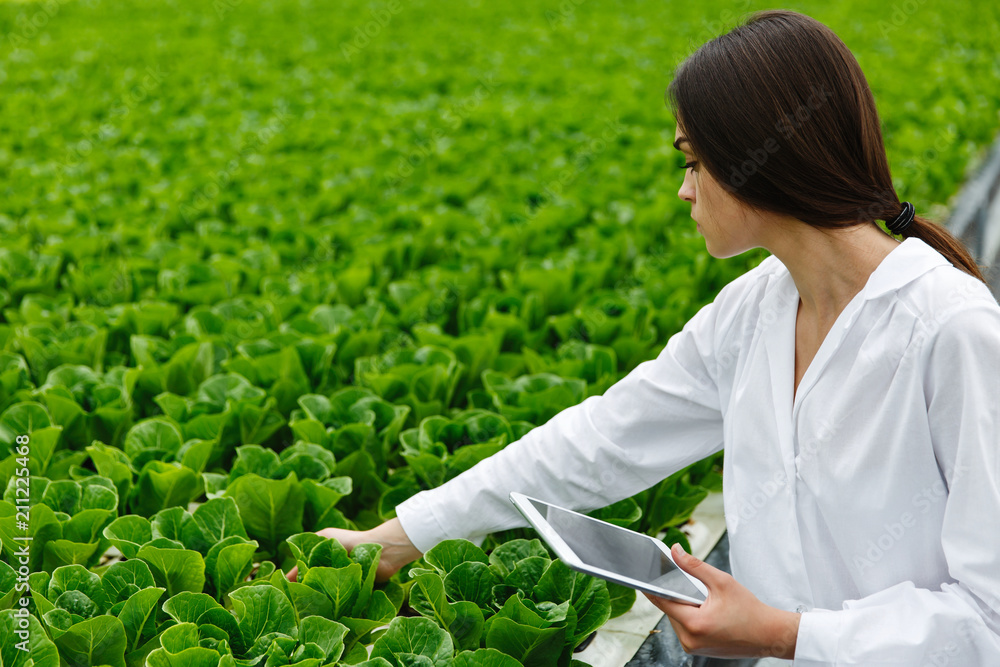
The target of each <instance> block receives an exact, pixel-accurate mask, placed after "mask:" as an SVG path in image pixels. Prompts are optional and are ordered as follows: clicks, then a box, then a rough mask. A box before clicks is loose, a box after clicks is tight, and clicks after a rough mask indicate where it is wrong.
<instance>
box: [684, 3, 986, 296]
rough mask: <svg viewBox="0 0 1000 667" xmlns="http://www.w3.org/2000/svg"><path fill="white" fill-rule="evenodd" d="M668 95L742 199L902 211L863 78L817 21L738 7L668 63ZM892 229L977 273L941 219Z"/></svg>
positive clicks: (812, 214)
mask: <svg viewBox="0 0 1000 667" xmlns="http://www.w3.org/2000/svg"><path fill="white" fill-rule="evenodd" d="M666 96H667V102H668V104H669V106H670V108H671V110H672V111H673V114H674V117H675V118H676V119H677V122H678V124H679V125H680V127H681V130H682V132H683V135H684V136H685V137H686V138H687V139H688V141H689V142H690V147H691V150H692V151H693V153H694V154H695V156H697V158H698V161H699V163H700V164H702V165H703V167H704V168H705V169H707V170H708V171H709V173H711V175H712V176H713V177H714V178H715V180H717V181H718V182H719V183H720V184H721V185H722V186H723V187H724V188H725V189H726V190H728V191H729V192H730V193H732V195H733V196H734V197H735V198H736V199H737V201H740V202H741V203H742V204H744V205H748V206H751V207H754V208H757V209H759V210H766V211H772V212H775V213H782V214H786V215H790V216H792V217H794V218H796V219H798V220H801V221H803V222H805V223H807V224H810V225H813V226H815V227H820V228H842V227H850V226H853V225H858V224H871V223H875V221H876V220H883V221H887V220H893V219H894V218H895V217H896V216H897V215H899V213H900V212H901V211H902V210H903V206H902V204H901V203H900V201H899V197H898V196H897V195H896V189H895V187H894V186H893V183H892V176H891V174H890V172H889V161H888V159H887V158H886V154H885V145H884V143H883V141H882V131H881V127H880V124H879V117H878V111H877V110H876V108H875V99H874V97H873V96H872V92H871V89H870V88H869V87H868V81H867V80H866V79H865V75H864V73H863V72H862V71H861V66H860V65H859V64H858V61H857V60H856V59H855V57H854V55H853V54H852V53H851V51H850V50H849V49H848V48H847V46H846V45H845V44H844V42H843V41H841V39H840V38H839V37H837V35H836V34H834V32H833V31H832V30H830V28H828V27H827V26H825V25H823V24H822V23H820V22H819V21H817V20H816V19H813V18H811V17H809V16H806V15H804V14H800V13H798V12H793V11H787V10H779V9H774V10H765V11H759V12H754V13H751V14H749V15H747V16H746V17H745V18H744V19H743V20H742V21H741V22H739V23H738V24H737V26H736V27H735V28H733V29H732V30H730V31H729V32H727V33H725V34H723V35H719V36H718V37H716V38H714V39H712V40H711V41H709V42H706V43H705V44H703V45H702V46H701V47H699V48H698V50H697V51H695V52H694V53H693V54H691V55H690V56H688V57H687V58H686V59H685V60H684V61H683V62H682V63H681V64H680V65H678V67H677V69H676V71H675V73H674V78H673V80H672V81H671V82H670V85H669V86H668V87H667V95H666ZM902 236H903V237H909V236H916V237H918V238H920V239H921V240H923V241H925V242H926V243H927V244H928V245H930V246H931V247H933V248H934V249H935V250H937V251H938V252H940V253H941V254H942V255H944V256H945V257H946V258H947V259H948V260H949V261H950V262H951V263H952V264H954V265H955V266H956V267H958V268H960V269H962V270H963V271H965V272H967V273H969V274H971V275H973V276H975V277H976V278H978V279H980V280H982V281H983V282H986V281H985V279H984V278H983V274H982V272H981V271H980V269H979V267H978V266H977V265H976V262H975V259H974V258H973V257H972V255H971V253H970V252H969V250H968V249H967V248H966V247H965V245H964V244H963V243H962V242H961V241H960V240H959V239H957V238H956V237H955V236H954V235H952V234H951V233H950V232H949V231H948V230H947V229H945V228H944V227H943V226H941V225H939V224H936V223H934V222H932V221H931V220H929V219H927V218H925V217H923V216H920V215H917V216H916V217H915V219H914V220H913V223H912V224H911V225H910V226H909V227H908V228H906V229H905V230H903V232H902Z"/></svg>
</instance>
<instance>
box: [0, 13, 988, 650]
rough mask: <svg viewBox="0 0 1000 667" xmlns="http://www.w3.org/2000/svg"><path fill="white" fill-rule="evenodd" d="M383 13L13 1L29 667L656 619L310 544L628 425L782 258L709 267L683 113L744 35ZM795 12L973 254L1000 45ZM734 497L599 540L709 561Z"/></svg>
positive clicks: (428, 646)
mask: <svg viewBox="0 0 1000 667" xmlns="http://www.w3.org/2000/svg"><path fill="white" fill-rule="evenodd" d="M393 6H394V7H395V6H396V5H393ZM765 6H766V5H764V4H762V3H759V2H757V0H753V1H752V2H750V3H749V4H748V5H747V6H746V7H744V8H741V10H742V9H745V10H752V9H759V8H765ZM386 7H387V6H386ZM386 7H383V6H382V5H380V4H379V3H378V2H376V3H374V4H370V3H362V2H356V1H355V0H344V1H343V2H341V3H338V5H337V11H329V7H326V6H323V5H322V3H317V2H315V0H260V1H259V2H249V3H247V2H241V1H240V0H213V2H211V3H205V2H200V3H199V2H193V1H192V0H176V1H171V2H161V1H159V0H153V1H151V2H138V1H137V0H120V1H116V2H114V3H113V4H112V3H110V2H108V0H79V1H77V2H47V3H42V2H34V1H29V2H0V88H2V94H0V182H2V183H3V196H2V197H0V238H2V239H3V241H2V242H0V481H3V487H2V488H3V497H2V500H0V545H2V556H0V635H2V636H3V637H10V636H13V634H12V633H13V632H14V631H15V630H16V629H17V623H18V621H19V617H18V616H15V614H16V613H17V612H18V610H19V607H20V601H21V599H22V598H21V591H19V590H18V588H17V586H18V583H19V577H21V572H20V571H19V568H20V566H21V564H20V562H19V560H18V556H17V553H18V550H19V549H20V548H21V546H22V544H23V543H22V542H20V541H18V540H16V539H15V538H17V537H25V536H26V535H27V536H30V537H32V538H33V539H32V542H31V549H30V553H29V556H28V565H27V566H26V567H27V568H28V571H29V572H30V577H29V583H30V588H31V592H30V596H29V597H27V598H24V600H26V601H27V602H28V607H27V609H28V610H29V612H30V615H29V618H28V620H27V622H28V625H29V629H30V635H31V639H30V642H29V644H30V645H29V646H26V647H25V648H27V649H28V650H27V651H21V650H19V649H15V648H13V646H12V644H11V643H10V642H8V643H7V644H5V645H4V646H3V647H0V664H2V665H3V666H4V667H6V666H7V665H16V666H17V667H22V666H24V667H27V666H29V665H45V666H50V665H51V666H53V667H55V665H57V664H58V665H73V666H75V665H91V664H93V665H99V664H107V665H125V666H127V667H138V666H140V665H151V666H153V667H159V666H161V665H184V667H192V666H193V667H201V665H209V666H212V667H214V666H215V665H227V666H233V667H237V666H239V667H243V666H250V665H259V666H260V667H271V666H278V665H299V666H301V667H311V666H313V665H344V664H367V665H373V666H374V665H378V666H380V667H385V666H386V665H389V666H390V667H402V666H403V665H406V666H412V665H420V666H421V667H426V666H427V665H445V664H449V665H457V666H459V667H473V666H483V667H516V665H532V664H544V665H550V664H567V663H568V662H569V661H571V660H572V658H571V656H572V650H573V647H574V646H577V645H579V643H580V642H581V641H583V640H584V639H585V638H586V636H587V635H588V634H589V633H590V632H591V631H592V630H593V629H595V628H598V627H600V625H601V624H602V623H603V622H604V621H605V620H606V619H607V618H610V617H614V616H618V615H620V614H622V613H624V612H625V611H627V610H628V609H629V607H630V606H631V604H632V601H633V600H634V599H635V593H634V591H631V590H628V589H621V588H620V587H616V586H613V585H609V584H606V583H604V582H601V581H598V580H594V579H590V578H586V577H583V576H582V575H577V574H575V573H572V572H570V571H568V570H567V569H566V568H565V566H564V565H563V564H561V563H560V562H559V561H553V560H551V559H550V556H549V554H548V553H546V552H545V550H544V549H543V548H541V545H540V544H539V543H538V542H535V541H532V540H533V538H534V537H535V536H534V534H533V533H532V531H530V530H527V529H517V530H512V531H504V532H502V533H498V534H495V535H492V536H490V537H489V538H488V539H487V541H486V542H485V543H484V548H483V549H480V548H479V547H475V546H474V545H472V544H471V543H466V542H448V543H445V544H442V545H439V547H437V548H436V549H434V550H432V551H430V552H428V553H427V554H425V557H424V560H423V562H420V563H418V564H416V565H414V566H412V567H409V568H405V569H404V570H403V571H401V572H400V573H398V574H397V575H396V576H395V577H394V578H393V579H391V580H390V581H389V582H388V583H385V584H376V583H375V582H374V572H375V563H376V561H377V558H378V556H379V551H378V548H377V547H374V546H372V545H367V546H364V547H359V548H357V549H355V550H354V551H353V552H352V553H350V554H347V553H346V552H345V551H344V550H343V549H342V548H341V547H340V545H339V544H337V543H336V542H334V541H331V540H325V539H323V538H320V537H318V536H317V535H315V533H314V532H313V531H316V530H319V529H322V528H326V527H342V528H357V529H367V528H370V527H372V526H375V525H377V524H379V523H381V522H382V521H384V520H386V519H388V518H390V517H392V516H394V513H395V507H396V506H397V505H398V504H399V503H400V502H401V501H403V500H405V499H406V498H409V497H411V496H413V495H414V494H416V493H418V492H420V491H421V490H424V489H430V488H434V487H436V486H439V485H440V484H443V483H445V482H447V481H448V480H450V479H452V478H453V477H455V476H456V475H458V474H461V472H462V471H464V470H467V469H468V468H470V467H471V466H473V465H475V464H476V463H477V462H478V461H481V460H482V459H483V458H485V457H487V456H489V455H491V454H493V453H495V452H496V451H498V450H500V449H502V448H503V447H505V446H507V445H509V444H510V443H512V442H515V441H516V440H518V439H520V438H521V437H523V436H524V435H525V434H526V433H527V432H528V431H530V430H531V429H532V428H534V427H536V426H538V425H540V424H542V423H544V422H545V421H547V420H548V419H550V418H551V417H552V416H553V415H555V414H557V413H558V412H559V411H561V410H563V409H565V408H566V407H568V406H570V405H574V404H577V403H579V402H580V401H582V400H583V399H584V398H586V397H588V396H594V395H598V394H601V393H603V392H604V391H605V390H606V389H607V388H608V387H609V386H611V385H612V384H613V383H614V382H616V381H618V380H619V379H620V378H621V377H623V376H624V375H625V374H626V373H628V372H629V371H631V370H632V369H634V368H635V367H636V366H637V365H638V364H640V363H642V362H643V361H646V360H648V359H652V358H653V357H655V356H656V355H657V354H658V353H659V351H660V350H662V348H663V346H664V344H665V343H666V341H667V340H668V339H669V337H670V336H671V335H672V334H673V333H675V332H677V331H679V330H680V329H681V327H682V326H683V325H684V323H685V322H687V321H688V320H689V319H690V318H691V317H692V316H693V315H694V314H695V313H696V312H697V311H698V309H699V308H700V307H701V306H703V305H704V304H705V303H707V302H709V301H711V299H713V298H714V296H715V295H716V294H717V293H718V291H719V289H721V287H722V286H723V285H725V284H726V283H728V282H730V281H731V280H732V279H733V278H735V277H736V276H738V275H740V274H741V273H743V272H745V271H746V270H748V269H750V268H752V267H753V266H755V265H756V264H757V263H758V262H759V261H760V260H761V259H762V258H763V254H764V253H762V252H756V253H748V254H747V255H745V256H742V257H739V258H734V259H731V260H725V261H719V260H715V259H712V258H711V257H710V256H709V255H708V254H707V252H706V251H705V246H704V241H703V239H702V238H701V237H700V236H699V235H698V233H697V232H696V231H695V230H694V225H693V223H692V222H691V221H690V217H689V209H688V205H687V204H686V203H685V202H682V201H680V200H679V199H678V198H677V196H676V188H677V187H678V186H679V183H680V172H678V171H675V169H676V167H679V166H680V160H679V157H680V156H679V155H677V154H676V153H675V151H673V150H672V149H671V147H670V142H671V137H672V134H673V126H672V122H671V119H670V118H669V114H668V112H667V111H666V109H665V107H664V105H663V99H662V92H663V90H664V88H665V87H666V85H667V83H668V81H669V77H670V71H671V68H672V67H673V65H674V64H676V63H677V62H678V61H679V60H680V59H681V58H682V57H683V56H684V55H686V53H688V52H689V51H690V50H691V49H692V48H694V47H696V46H698V45H699V44H701V43H702V42H704V41H707V40H708V39H710V38H711V37H713V36H714V35H715V34H716V33H718V32H720V31H722V30H724V29H725V28H727V27H728V25H726V24H728V23H731V20H730V19H731V18H732V17H733V16H734V14H733V13H731V12H732V8H731V7H730V6H728V5H726V4H725V3H722V2H709V3H697V4H691V3H688V4H682V3H677V2H667V3H662V2H661V3H654V2H648V1H646V0H640V1H638V2H636V3H634V5H632V6H631V7H630V9H629V11H628V12H623V11H622V9H621V7H620V6H619V4H618V3H615V2H609V1H605V0H591V1H590V2H584V3H579V2H574V3H565V2H563V3H557V2H551V3H546V2H542V3H531V2H527V1H526V0H515V1H513V2H503V3H497V2H473V3H467V2H457V3H456V2H451V3H444V4H441V3H431V2H428V1H427V0H408V1H407V2H405V3H400V4H399V6H398V8H399V11H389V10H388V9H387V8H386ZM795 7H796V8H797V9H800V10H802V11H805V12H806V13H808V14H810V15H812V16H815V17H816V18H817V19H819V20H821V21H823V22H824V23H827V24H828V25H830V26H831V28H833V29H834V30H835V31H836V32H837V33H838V34H839V35H841V36H842V37H843V38H844V40H845V41H846V42H847V44H848V45H849V46H850V47H851V48H852V50H853V51H854V52H855V54H856V55H857V57H858V59H859V61H860V62H861V65H862V67H863V68H864V70H865V72H866V75H867V76H868V78H869V81H870V83H871V86H872V90H873V92H874V93H875V95H876V98H877V99H878V101H879V106H880V111H881V113H882V120H883V124H884V127H883V131H884V135H885V138H886V143H887V147H888V150H889V158H890V161H891V162H892V164H893V172H894V176H895V177H896V178H897V181H898V186H897V189H898V190H899V193H900V195H901V198H905V199H909V200H911V201H913V202H914V203H915V205H916V206H917V208H918V209H919V210H923V211H928V212H930V213H931V214H937V215H939V216H940V215H941V214H942V213H943V212H944V211H945V210H946V209H947V205H948V200H949V197H950V196H951V195H952V194H953V193H954V192H955V191H956V190H957V188H958V184H959V183H960V182H961V180H962V179H963V176H964V173H965V172H966V171H967V170H968V168H969V167H970V166H971V165H972V164H974V162H975V160H976V158H977V156H978V155H979V154H980V153H981V152H982V151H983V148H984V147H985V146H986V145H988V144H989V143H990V142H991V140H992V138H993V135H994V133H995V132H996V126H997V118H998V116H997V112H998V109H1000V97H998V96H997V95H996V94H995V93H994V92H992V91H995V90H997V89H998V86H997V85H996V84H997V83H998V82H997V79H998V73H997V66H996V58H995V45H994V44H993V42H994V41H995V35H996V34H998V33H1000V14H998V8H997V7H995V6H993V5H990V4H988V3H987V4H986V5H984V4H982V3H970V2H958V3H955V2H943V1H941V0H926V1H925V2H922V3H920V5H919V7H916V8H915V9H914V10H913V11H912V12H909V13H907V12H894V13H893V14H892V16H888V17H887V15H886V10H885V9H884V8H883V7H881V6H879V5H875V4H871V3H862V2H858V1H854V0H851V1H848V2H843V3H838V4H831V3H823V2H816V1H815V0H808V1H805V2H798V3H796V5H795ZM383 9H385V12H388V18H385V17H386V14H385V12H383V11H382V10H383ZM376 15H377V16H381V17H382V19H383V20H382V21H381V22H379V21H376V20H375V18H376ZM373 22H374V23H373ZM373 25H377V26H378V28H379V29H378V30H377V31H374V30H373V29H371V26H373ZM917 26H920V28H919V29H915V28H916V27H917ZM366 31H367V32H366ZM373 32H374V33H375V34H369V33H373ZM928 54H932V56H931V57H929V56H928ZM990 84H994V85H990ZM18 438H21V439H24V438H27V440H28V441H29V443H30V445H29V448H30V456H25V455H24V454H19V453H18V447H19V446H20V445H19V440H18ZM29 487H30V494H28V496H30V497H27V498H24V497H20V496H19V495H18V494H19V492H20V493H27V489H28V488H29ZM720 487H721V456H715V457H711V458H709V459H706V460H705V461H702V462H699V463H697V464H695V465H693V466H691V467H689V468H687V469H685V470H682V471H678V472H677V473H676V474H675V475H673V476H671V477H670V478H668V479H666V480H663V481H662V482H660V483H659V484H657V485H655V486H654V487H652V488H650V489H648V490H646V491H643V492H642V493H639V494H637V495H636V496H634V497H632V498H628V499H626V500H623V501H621V502H619V503H615V504H614V505H612V506H610V507H607V508H601V509H599V510H596V511H595V512H593V513H592V514H593V515H594V516H597V517H600V518H602V519H605V520H608V521H612V522H614V523H616V524H618V525H622V526H628V527H631V528H634V529H636V530H641V531H643V532H646V533H649V534H652V535H659V534H661V533H662V534H664V536H665V537H664V539H665V540H666V541H667V542H674V541H682V542H683V541H684V534H683V533H682V532H681V531H680V526H682V525H683V524H684V522H686V521H687V520H688V518H689V517H690V516H691V513H692V512H693V510H694V509H695V507H696V506H697V505H698V503H699V502H701V500H702V499H703V498H704V497H705V496H706V495H707V493H709V492H711V491H715V490H718V489H719V488H720ZM25 500H27V502H28V504H29V505H30V511H29V512H28V519H29V520H28V522H27V523H28V525H29V529H28V530H27V531H24V530H23V529H22V528H21V527H19V523H18V522H19V521H20V520H21V519H20V518H19V517H18V514H17V512H18V508H19V507H23V506H24V505H23V503H24V501H25ZM19 501H20V502H19ZM296 564H297V565H298V567H299V572H300V577H299V579H298V581H297V582H288V581H286V580H285V578H284V577H283V576H282V573H281V570H287V569H289V568H290V567H292V566H293V565H296Z"/></svg>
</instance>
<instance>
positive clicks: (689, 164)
mask: <svg viewBox="0 0 1000 667" xmlns="http://www.w3.org/2000/svg"><path fill="white" fill-rule="evenodd" d="M696 164H698V163H697V162H685V163H684V166H683V167H681V169H687V168H689V167H693V166H695V165H696Z"/></svg>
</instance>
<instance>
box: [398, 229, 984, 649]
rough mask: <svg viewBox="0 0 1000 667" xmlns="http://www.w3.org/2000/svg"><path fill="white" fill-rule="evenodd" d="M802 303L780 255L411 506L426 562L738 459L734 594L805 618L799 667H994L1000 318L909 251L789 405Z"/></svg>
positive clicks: (730, 475) (856, 305)
mask: <svg viewBox="0 0 1000 667" xmlns="http://www.w3.org/2000/svg"><path fill="white" fill-rule="evenodd" d="M798 300H799V297H798V291H797V289H796V287H795V283H794V282H793V281H792V278H791V275H790V274H789V272H788V269H787V268H786V267H785V266H784V265H783V264H782V263H781V262H780V261H779V260H778V259H777V257H774V256H771V257H768V258H767V259H765V260H764V261H763V262H761V264H760V265H759V266H757V267H756V268H754V269H753V270H751V271H749V272H747V273H746V274H744V275H742V276H740V277H739V278H737V279H736V280H734V281H732V282H731V283H730V284H728V285H726V286H725V287H724V288H723V289H722V290H721V291H720V293H719V294H718V296H717V298H716V299H715V301H713V302H712V303H710V304H708V305H706V306H704V307H703V308H702V309H701V310H699V311H698V313H697V314H696V315H695V316H694V317H693V318H692V319H691V320H690V321H689V322H688V323H687V324H686V325H685V326H684V328H683V329H682V330H681V331H680V332H678V333H677V334H675V335H674V336H672V337H671V338H670V340H669V341H668V342H667V344H666V346H665V347H664V349H663V350H662V351H661V352H660V354H659V355H658V356H657V357H656V358H655V359H652V360H649V361H646V362H644V363H642V364H640V365H639V366H637V367H636V368H635V369H634V370H632V372H631V373H629V374H628V375H627V376H626V377H624V378H623V379H621V380H620V381H619V382H617V383H616V384H615V385H613V386H612V387H610V388H609V389H608V390H607V391H606V392H605V393H604V394H603V395H601V396H591V397H589V398H587V399H585V400H584V401H583V402H582V403H580V404H578V405H575V406H573V407H570V408H567V409H565V410H563V411H562V412H560V413H559V414H557V415H556V416H555V417H553V418H552V419H551V420H549V421H548V422H547V423H545V424H544V425H542V426H539V427H538V428H535V429H533V430H532V431H530V432H529V433H528V434H527V435H525V436H524V437H523V438H521V439H520V440H518V441H517V442H514V443H512V444H510V445H508V446H507V447H506V448H505V449H503V450H502V451H500V452H498V453H497V454H495V455H493V456H492V457H490V458H488V459H486V460H484V461H482V462H480V463H479V464H478V465H476V466H475V467H473V468H472V469H470V470H468V471H466V472H465V473H464V474H462V475H460V476H458V477H456V478H455V479H453V480H451V481H450V482H448V483H446V484H444V485H443V486H441V487H438V488H436V489H433V490H430V491H424V492H422V493H419V494H417V495H416V496H414V497H412V498H410V499H409V500H407V501H405V502H403V503H401V504H400V505H399V506H398V507H397V508H396V512H397V516H398V517H399V520H400V522H401V524H402V527H403V530H404V531H405V532H406V534H407V535H408V536H409V537H410V539H411V540H412V541H413V543H414V545H415V546H416V547H417V548H418V549H420V550H422V551H426V550H427V549H429V548H431V547H432V546H433V545H435V544H437V543H438V542H440V541H441V540H444V539H449V538H458V537H463V538H467V539H472V540H473V541H475V542H477V543H480V544H481V543H482V540H483V538H484V537H485V536H486V535H487V534H489V533H491V532H493V531H497V530H503V529H508V528H514V527H522V526H525V525H527V524H526V522H525V521H524V520H523V519H522V517H521V515H520V514H519V513H518V512H517V511H516V510H515V509H514V507H513V505H511V503H510V501H509V500H508V493H509V492H510V491H515V490H516V491H520V492H522V493H525V494H528V495H533V496H536V497H541V498H544V499H546V500H549V501H550V502H553V503H556V504H559V505H563V506H565V507H570V508H575V509H579V510H590V509H594V508H598V507H603V506H606V505H608V504H610V503H612V502H615V501H617V500H621V499H623V498H627V497H629V496H632V495H634V494H636V493H638V492H639V491H641V490H643V489H646V488H648V487H650V486H652V485H653V484H656V483H657V482H659V481H661V480H662V479H664V478H666V477H667V476H669V475H671V474H672V473H674V472H676V471H677V470H679V469H681V468H683V467H684V466H687V465H689V464H691V463H694V462H695V461H698V460H700V459H703V458H705V457H706V456H709V455H710V454H712V453H714V452H717V451H719V450H720V449H723V448H725V463H724V472H723V497H724V505H725V514H726V525H727V529H728V532H729V540H730V548H731V553H730V559H731V564H732V572H733V576H734V577H735V578H736V580H737V581H739V582H740V583H742V584H743V585H744V586H746V587H747V588H748V589H749V590H750V591H752V592H753V593H754V594H755V595H756V596H757V597H758V598H759V599H760V600H761V601H763V602H764V603H766V604H769V605H771V606H774V607H777V608H780V609H784V610H788V611H796V610H798V611H804V613H803V614H802V617H801V622H800V625H799V632H798V637H797V644H796V651H795V660H794V665H795V667H813V666H819V665H908V666H913V667H920V666H923V665H934V666H938V667H941V666H944V665H947V666H950V667H969V666H979V665H982V666H989V667H996V666H998V665H1000V462H998V461H1000V456H998V449H1000V407H998V406H1000V306H998V305H997V302H996V300H995V299H994V298H993V296H992V294H990V291H989V289H988V288H987V287H986V285H984V284H983V283H982V282H980V281H978V280H976V279H975V278H973V277H972V276H969V275H968V274H966V273H964V272H962V271H960V270H959V269H957V268H955V267H954V266H952V265H951V264H950V263H949V262H948V261H947V259H945V258H944V257H943V256H942V255H941V254H940V253H938V252H937V251H935V250H934V249H933V248H931V247H930V246H929V245H927V244H926V243H924V242H923V241H922V240H920V239H918V238H907V239H906V240H904V241H903V243H901V244H900V245H899V246H897V247H896V248H894V249H893V250H892V251H891V252H890V253H889V254H888V255H887V256H886V258H885V259H884V260H883V261H882V262H881V264H879V266H878V267H877V268H876V270H875V271H874V272H873V273H872V274H871V276H870V278H869V279H868V282H867V284H866V285H865V287H864V289H863V290H862V291H861V292H859V293H858V294H857V295H856V296H855V297H854V298H853V299H852V300H851V302H850V303H849V304H848V305H847V307H846V308H845V309H844V310H843V312H842V313H841V314H840V316H839V317H838V318H837V321H836V322H835V323H834V325H833V328H832V329H831V330H830V332H829V333H828V334H827V336H826V339H825V340H824V341H823V343H822V345H821V346H820V348H819V350H818V352H817V353H816V356H815V357H814V359H813V360H812V362H811V363H810V365H809V367H808V369H807V370H806V373H805V375H804V376H803V378H802V380H801V383H800V384H799V387H798V390H797V391H796V392H795V400H794V404H793V401H792V383H793V375H794V350H795V337H794V331H795V318H796V313H797V308H798Z"/></svg>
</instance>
